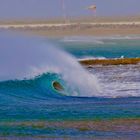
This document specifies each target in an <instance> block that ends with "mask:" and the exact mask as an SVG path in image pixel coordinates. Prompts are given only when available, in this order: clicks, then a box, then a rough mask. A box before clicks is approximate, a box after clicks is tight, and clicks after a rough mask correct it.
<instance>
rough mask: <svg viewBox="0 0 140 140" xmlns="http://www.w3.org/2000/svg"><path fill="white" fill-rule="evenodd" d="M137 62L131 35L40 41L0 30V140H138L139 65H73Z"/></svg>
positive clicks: (139, 50) (139, 46)
mask: <svg viewBox="0 0 140 140" xmlns="http://www.w3.org/2000/svg"><path fill="white" fill-rule="evenodd" d="M137 57H140V37H139V36H134V35H132V36H108V37H90V36H89V37H87V36H86V37H84V36H75V37H64V38H56V39H52V38H51V39H48V38H44V37H33V36H27V35H23V34H20V33H15V32H8V31H6V32H5V31H1V32H0V138H1V139H4V138H6V139H95V140H96V139H103V140H105V139H109V140H110V139H111V140H113V139H117V138H118V139H139V138H140V131H139V130H140V64H137V65H118V66H113V65H109V66H101V65H97V66H93V67H92V68H85V67H83V66H81V65H80V64H79V63H78V61H79V60H81V59H87V58H88V59H89V58H92V59H110V58H137ZM54 82H57V83H59V85H58V86H59V88H56V87H55V86H54ZM60 87H61V88H60Z"/></svg>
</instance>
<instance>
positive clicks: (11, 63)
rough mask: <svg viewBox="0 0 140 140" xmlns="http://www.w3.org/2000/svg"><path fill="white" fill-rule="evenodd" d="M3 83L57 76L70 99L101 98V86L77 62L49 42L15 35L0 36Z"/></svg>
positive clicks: (0, 72)
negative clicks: (41, 76)
mask: <svg viewBox="0 0 140 140" xmlns="http://www.w3.org/2000/svg"><path fill="white" fill-rule="evenodd" d="M0 68H1V69H0V81H7V80H23V79H34V78H35V77H36V76H39V75H42V74H45V73H48V72H50V73H57V74H59V75H60V76H61V77H62V80H64V81H65V85H66V86H67V89H68V90H69V91H71V92H70V93H67V95H70V96H98V89H99V87H98V82H97V79H96V77H95V76H94V75H93V74H90V73H89V72H87V71H86V70H85V69H83V68H82V67H81V66H80V64H78V62H77V60H76V59H75V58H74V57H72V56H71V55H69V54H68V53H66V52H64V51H63V50H60V49H58V48H56V47H54V46H53V45H51V44H50V43H48V41H46V39H45V38H36V37H26V36H24V35H21V34H17V33H15V32H14V33H13V32H4V31H1V33H0Z"/></svg>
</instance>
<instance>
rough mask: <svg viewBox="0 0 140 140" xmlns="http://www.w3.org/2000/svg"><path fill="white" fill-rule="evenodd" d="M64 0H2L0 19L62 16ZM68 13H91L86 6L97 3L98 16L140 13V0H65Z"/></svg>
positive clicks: (0, 1) (0, 2)
mask: <svg viewBox="0 0 140 140" xmlns="http://www.w3.org/2000/svg"><path fill="white" fill-rule="evenodd" d="M61 3H62V0H0V19H13V18H49V17H56V16H62V5H61ZM65 3H66V7H67V15H69V16H79V15H91V14H92V13H91V12H90V11H88V10H86V9H85V7H87V6H89V5H91V4H96V5H97V15H98V16H114V15H117V16H120V15H140V0H65Z"/></svg>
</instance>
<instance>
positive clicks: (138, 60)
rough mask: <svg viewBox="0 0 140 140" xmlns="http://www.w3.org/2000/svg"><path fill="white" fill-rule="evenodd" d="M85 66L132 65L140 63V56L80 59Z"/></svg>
mask: <svg viewBox="0 0 140 140" xmlns="http://www.w3.org/2000/svg"><path fill="white" fill-rule="evenodd" d="M79 62H80V63H81V64H82V65H84V66H92V65H130V64H133V65H134V64H139V63H140V58H120V59H101V60H100V59H85V60H80V61H79Z"/></svg>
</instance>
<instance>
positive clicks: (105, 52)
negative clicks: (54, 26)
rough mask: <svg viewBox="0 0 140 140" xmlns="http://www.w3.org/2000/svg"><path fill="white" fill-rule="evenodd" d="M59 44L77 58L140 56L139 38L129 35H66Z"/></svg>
mask: <svg viewBox="0 0 140 140" xmlns="http://www.w3.org/2000/svg"><path fill="white" fill-rule="evenodd" d="M59 43H60V46H61V47H62V48H63V49H65V50H66V51H68V52H70V53H71V54H73V55H74V56H76V57H77V58H90V57H91V58H92V57H93V58H94V57H95V58H120V57H125V58H136V57H140V39H139V37H137V36H130V37H123V36H122V37H117V36H114V37H106V38H105V37H98V38H97V37H67V38H63V39H60V40H59Z"/></svg>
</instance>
